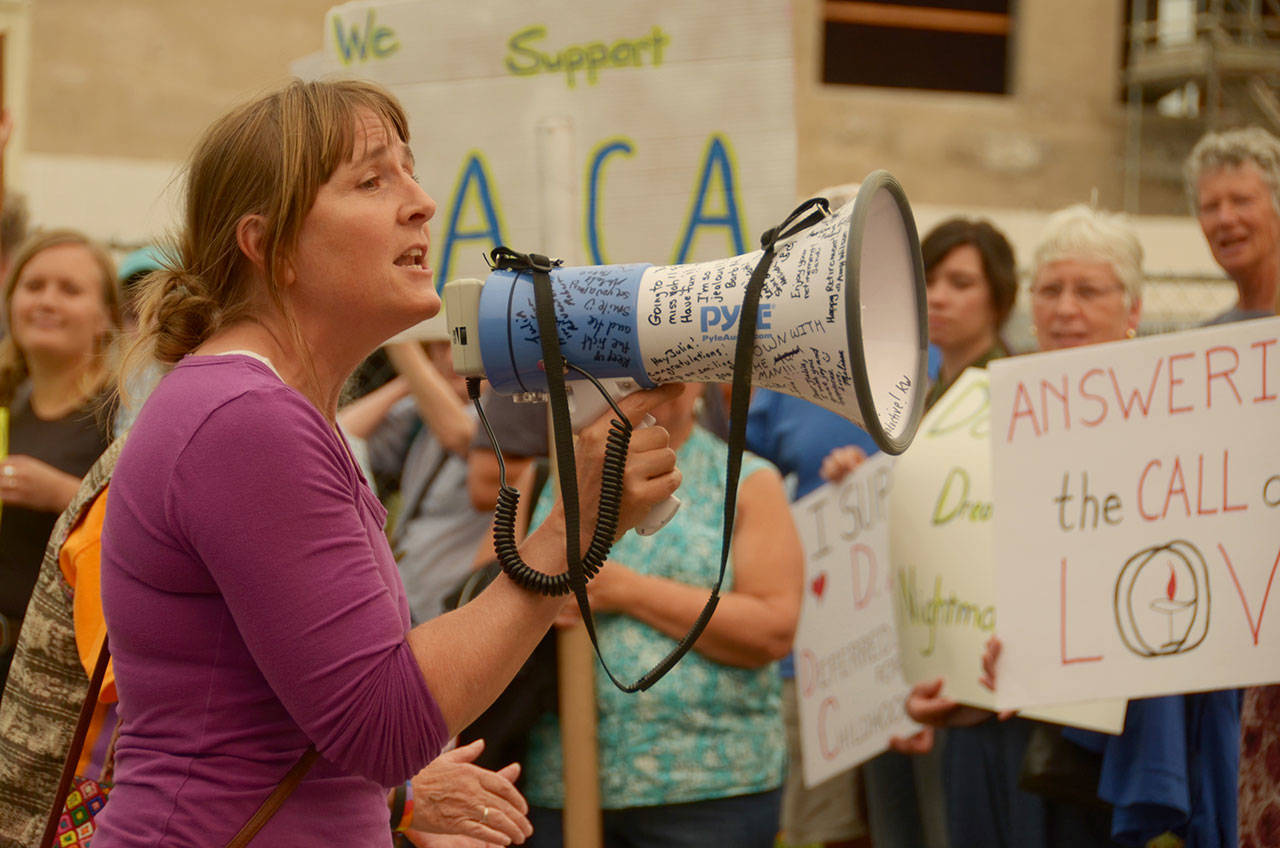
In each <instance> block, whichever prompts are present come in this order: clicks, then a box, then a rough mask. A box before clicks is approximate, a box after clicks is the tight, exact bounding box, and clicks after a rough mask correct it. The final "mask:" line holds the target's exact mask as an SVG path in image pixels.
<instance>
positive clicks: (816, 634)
mask: <svg viewBox="0 0 1280 848" xmlns="http://www.w3.org/2000/svg"><path fill="white" fill-rule="evenodd" d="M892 467H893V457H890V456H887V455H885V454H877V455H876V456H874V457H872V458H871V459H869V460H867V461H866V462H865V463H863V464H862V465H861V466H859V467H858V468H857V469H856V470H855V471H853V472H852V473H851V474H849V475H848V476H847V477H846V478H845V479H844V480H842V481H841V482H840V483H837V484H828V485H826V486H823V487H821V488H819V489H816V490H815V491H813V492H810V493H809V494H808V495H806V496H805V497H803V498H801V499H800V500H799V501H796V503H795V505H794V506H793V507H792V514H793V515H794V516H795V521H796V526H797V528H798V529H799V531H800V538H801V541H802V542H803V543H804V549H805V590H804V603H803V605H802V607H801V610H800V624H799V626H798V628H797V629H796V638H795V648H794V651H795V662H796V696H797V702H798V704H799V709H800V734H801V737H800V738H801V743H800V745H801V751H802V759H803V764H804V782H805V784H807V785H809V786H813V785H815V784H817V783H821V782H822V781H823V780H826V779H827V778H829V777H831V776H832V775H835V774H839V773H840V772H842V771H845V770H846V769H849V768H852V767H853V766H856V765H858V764H859V763H861V762H863V761H865V760H869V759H870V758H872V757H874V756H875V755H876V754H879V753H880V752H881V751H884V750H886V749H887V748H888V745H889V737H890V736H893V735H902V736H906V735H910V734H911V733H913V732H914V731H915V730H916V727H915V725H914V723H913V722H912V721H911V720H910V719H908V718H907V715H906V713H905V712H904V711H903V703H904V701H905V700H906V696H907V685H906V682H905V681H903V679H902V671H901V669H900V668H899V666H898V639H897V635H896V634H895V633H894V626H893V608H892V600H891V592H892V580H891V576H890V573H889V557H888V541H889V538H888V508H889V488H890V481H891V469H892Z"/></svg>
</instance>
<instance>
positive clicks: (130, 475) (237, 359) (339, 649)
mask: <svg viewBox="0 0 1280 848" xmlns="http://www.w3.org/2000/svg"><path fill="white" fill-rule="evenodd" d="M385 518H386V513H385V511H384V510H383V508H382V505H381V504H379V503H378V500H377V499H376V498H375V497H374V495H373V493H372V492H371V491H370V490H369V487H368V485H366V484H365V482H364V480H363V479H362V477H361V475H360V472H359V471H358V470H357V468H356V466H355V464H354V463H353V462H352V460H351V457H350V454H349V453H348V451H347V449H346V446H345V444H344V443H343V442H342V440H341V439H340V437H339V436H338V435H337V433H336V432H335V431H334V429H333V428H332V427H331V426H330V425H329V424H328V422H326V421H325V419H324V417H323V416H322V415H321V414H320V413H319V412H318V411H317V410H316V408H315V407H314V406H312V405H311V404H310V403H309V402H308V401H307V400H306V399H305V398H304V397H303V396H302V395H301V394H299V393H298V392H297V391H295V390H294V389H292V388H290V387H289V386H287V385H285V384H284V383H282V382H281V381H280V379H279V378H278V377H277V376H276V375H275V374H274V373H273V372H272V371H271V369H270V368H268V367H267V366H266V365H264V364H263V363H261V362H258V361H256V360H254V359H252V358H250V357H246V356H240V355H228V356H196V357H188V358H187V359H185V360H184V361H183V362H182V363H180V364H179V365H178V366H177V367H176V368H175V369H174V370H173V372H172V373H170V374H169V375H168V376H167V377H165V379H164V380H163V381H161V383H160V386H159V387H158V388H157V389H156V390H155V392H154V393H153V395H152V396H151V398H150V399H149V400H148V401H147V404H146V406H145V407H144V408H143V410H142V413H141V415H140V416H139V418H138V421H137V423H136V424H135V425H134V427H133V429H132V431H131V432H130V435H129V440H128V443H127V445H126V447H125V449H124V452H123V454H122V455H121V457H120V460H119V464H118V465H117V466H116V469H115V473H114V475H113V478H112V482H111V490H110V495H109V498H108V503H107V518H106V525H105V527H104V530H103V539H102V597H103V604H104V606H105V612H106V618H107V627H108V632H109V634H110V640H111V652H112V656H113V658H114V662H115V672H116V680H117V688H118V691H119V695H120V715H121V721H122V724H121V733H120V738H119V741H118V742H117V745H116V772H115V778H116V785H115V789H114V790H113V791H112V793H111V798H110V802H109V803H108V804H107V806H106V808H105V809H104V811H103V812H102V814H101V816H100V817H99V819H98V821H99V822H100V827H101V829H100V830H99V831H98V833H97V835H96V836H95V838H94V846H95V848H118V846H156V845H184V846H205V845H210V846H220V845H224V844H225V843H226V842H227V841H228V839H229V838H230V837H231V836H232V835H233V834H234V833H235V832H236V831H237V830H238V829H239V828H240V826H241V825H242V824H244V822H245V820H246V819H248V818H249V816H250V815H251V814H252V813H253V811H254V810H255V809H257V807H258V805H259V804H261V803H262V801H263V800H265V799H266V797H267V796H268V795H269V794H270V793H271V790H272V789H273V788H274V787H275V786H276V784H277V783H278V782H279V781H280V779H281V778H282V777H283V776H284V775H285V773H286V772H287V771H288V770H289V768H290V767H291V766H292V765H293V763H294V762H295V761H296V760H297V759H298V757H299V756H300V755H301V754H302V752H303V751H304V749H306V747H307V745H308V744H312V743H314V744H315V746H316V748H317V749H319V752H320V755H321V758H320V759H319V760H318V761H317V762H316V764H315V766H314V767H313V768H312V770H311V771H310V773H309V774H308V775H307V777H306V779H305V780H304V781H303V782H302V784H301V785H300V786H299V787H298V788H297V790H296V791H295V792H294V793H293V795H292V796H290V798H289V799H288V800H287V801H285V803H284V805H283V806H282V807H281V808H280V810H279V812H278V813H276V815H275V816H274V817H273V818H272V820H271V821H270V822H269V823H268V825H267V826H266V828H265V829H264V831H263V832H262V835H261V836H259V837H258V839H257V840H255V844H262V845H272V846H295V845H296V846H314V845H344V846H345V845H351V846H373V845H389V844H390V835H389V830H388V826H387V820H388V815H387V803H386V791H385V789H384V787H387V786H390V785H392V784H395V783H398V782H399V781H402V780H405V779H407V778H408V777H410V776H411V775H413V774H414V773H415V772H417V770H419V769H420V768H422V767H423V766H424V765H426V764H427V763H428V762H429V761H430V760H431V759H432V757H434V756H435V755H436V754H437V753H438V752H439V750H440V748H441V746H442V745H443V744H444V742H445V741H446V737H447V731H446V730H445V725H444V721H443V718H442V716H441V714H440V711H439V708H438V707H437V705H436V703H435V701H434V700H433V699H432V697H431V693H430V692H429V691H428V689H427V684H426V682H425V681H424V680H423V677H422V672H421V670H420V669H419V667H418V664H417V662H416V661H415V660H414V657H413V654H412V653H411V651H410V649H409V645H408V643H407V642H406V641H405V634H406V632H407V631H408V628H409V608H408V604H407V602H406V599H405V593H404V588H403V586H402V584H401V582H400V578H399V576H398V573H397V570H396V564H395V561H394V559H393V557H392V554H391V551H390V548H389V547H388V545H387V542H386V537H385V535H384V533H383V522H384V520H385Z"/></svg>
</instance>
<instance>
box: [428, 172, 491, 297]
mask: <svg viewBox="0 0 1280 848" xmlns="http://www.w3.org/2000/svg"><path fill="white" fill-rule="evenodd" d="M473 192H474V193H475V196H476V199H477V200H478V201H479V202H480V214H481V216H482V217H483V219H484V227H483V228H482V229H476V230H461V229H459V221H460V219H461V218H462V209H463V206H465V205H466V203H467V201H468V198H469V197H470V196H471V194H472V193H473ZM449 209H450V212H449V227H448V229H446V230H445V233H444V251H443V255H442V256H441V258H440V277H439V278H438V280H439V282H438V285H441V286H442V285H444V284H445V283H447V282H448V281H449V266H450V265H451V264H452V261H453V251H454V248H456V247H457V246H458V242H463V241H484V242H488V244H489V246H490V247H497V246H498V245H500V244H504V243H505V242H504V240H503V238H502V227H501V226H500V225H499V223H498V213H497V211H496V208H495V205H494V202H493V194H492V192H491V191H490V190H489V175H488V174H487V173H486V172H485V169H484V162H483V161H482V160H481V159H480V154H479V153H474V152H473V153H471V154H470V155H469V156H468V157H467V164H466V165H465V166H463V169H462V176H461V177H459V178H458V187H457V188H456V189H454V192H453V197H451V198H450V199H449Z"/></svg>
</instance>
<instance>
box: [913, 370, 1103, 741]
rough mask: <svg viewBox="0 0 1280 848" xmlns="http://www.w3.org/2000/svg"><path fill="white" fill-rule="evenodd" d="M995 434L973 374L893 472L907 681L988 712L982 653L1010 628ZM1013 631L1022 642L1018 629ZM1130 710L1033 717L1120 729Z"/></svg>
mask: <svg viewBox="0 0 1280 848" xmlns="http://www.w3.org/2000/svg"><path fill="white" fill-rule="evenodd" d="M990 430H991V407H990V390H989V385H988V375H987V372H986V371H984V370H982V369H979V368H970V369H968V370H967V371H965V372H964V373H963V374H961V375H960V377H959V378H958V379H957V380H956V382H955V383H954V384H953V385H952V386H951V388H950V389H949V390H948V391H947V393H946V394H944V395H943V396H942V399H941V400H940V401H939V402H938V403H937V405H936V406H934V408H933V409H931V410H930V411H929V412H928V414H926V415H925V417H924V419H923V421H922V422H921V424H920V430H919V431H918V432H917V434H916V439H915V442H914V443H912V445H911V448H910V449H909V450H908V451H907V452H906V453H905V454H904V455H903V456H902V457H901V458H899V460H898V463H897V464H896V465H895V466H894V469H893V499H892V509H891V521H890V528H891V529H890V551H891V553H892V557H893V570H894V575H895V580H896V584H895V591H894V599H895V612H896V614H897V621H898V634H899V637H900V639H901V650H902V668H903V673H904V675H905V677H906V679H907V680H908V681H909V682H911V683H919V682H921V681H925V680H932V679H934V678H936V677H944V678H945V679H946V686H945V689H944V694H946V695H948V696H949V697H951V698H954V699H955V700H957V701H961V702H963V703H966V704H971V705H973V706H976V707H983V708H985V709H993V708H994V707H995V704H996V696H995V694H994V693H993V692H991V691H990V690H989V689H986V688H985V687H983V686H982V685H980V684H979V683H978V676H979V674H980V673H981V657H982V653H983V649H984V647H985V645H986V642H987V640H988V639H990V638H991V637H992V636H994V635H997V634H999V633H1002V632H1003V631H1004V630H1005V629H1006V628H1007V627H1008V624H1007V619H1005V618H1004V616H1003V610H1004V607H1003V606H999V607H997V596H996V585H995V582H996V581H995V560H994V554H993V523H992V519H993V517H994V515H996V514H998V513H999V512H1001V511H1002V510H1004V509H1005V508H1006V504H1005V502H1004V501H1003V500H1001V499H999V498H993V497H992V485H991V440H990ZM997 608H999V609H1000V610H1001V616H1000V618H999V619H997V615H996V610H997ZM997 622H999V624H1000V628H999V629H997ZM1004 635H1005V636H1006V637H1007V638H1008V639H1016V638H1017V633H1016V631H1014V632H1013V633H1005V634H1004ZM1000 674H1001V679H1002V676H1003V670H1002V669H1001V672H1000ZM1000 685H1001V686H1003V682H1001V683H1000ZM1063 700H1064V701H1071V700H1079V698H1078V697H1076V698H1067V699H1063ZM1124 711H1125V702H1124V701H1123V700H1120V701H1101V702H1093V701H1088V702H1084V703H1080V704H1071V705H1070V706H1063V707H1045V708H1042V709H1038V710H1034V709H1033V710H1028V711H1026V712H1025V713H1024V715H1026V716H1027V717H1029V718H1037V719H1042V720H1045V721H1051V722H1056V723H1059V724H1070V725H1075V726H1079V727H1087V728H1089V729H1092V730H1101V731H1105V732H1108V733H1118V732H1119V731H1120V729H1121V728H1122V727H1123V725H1124Z"/></svg>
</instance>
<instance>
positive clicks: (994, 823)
mask: <svg viewBox="0 0 1280 848" xmlns="http://www.w3.org/2000/svg"><path fill="white" fill-rule="evenodd" d="M1142 257H1143V251H1142V246H1141V244H1140V243H1139V241H1138V239H1137V237H1136V235H1135V234H1134V232H1133V230H1132V228H1131V227H1130V226H1129V224H1128V223H1127V222H1126V220H1125V219H1124V218H1123V217H1122V216H1119V215H1112V214H1108V213H1104V212H1098V211H1096V210H1093V209H1090V208H1088V207H1086V206H1082V205H1081V206H1072V207H1069V208H1067V209H1064V210H1062V211H1060V212H1058V213H1056V214H1054V215H1053V216H1051V217H1050V218H1049V221H1048V222H1047V224H1046V228H1045V232H1044V234H1043V236H1042V237H1041V240H1040V243H1039V245H1038V246H1037V248H1036V250H1035V253H1034V266H1033V277H1032V284H1031V317H1032V324H1033V329H1034V331H1035V334H1036V339H1037V341H1038V344H1039V348H1040V350H1041V351H1053V350H1063V349H1066V348H1072V347H1080V346H1083V345H1089V344H1099V343H1103V342H1114V341H1120V340H1122V339H1125V338H1131V337H1133V336H1134V335H1135V334H1136V332H1137V327H1138V320H1139V317H1140V315H1141V304H1142ZM999 653H1000V642H999V640H998V639H995V638H993V639H992V640H991V643H990V645H989V650H988V654H987V656H986V657H984V659H983V666H984V676H983V682H984V684H986V685H988V686H989V687H991V688H994V687H995V665H996V661H997V659H998V657H999ZM943 689H944V681H943V680H942V679H938V680H934V681H930V682H925V683H921V684H917V685H916V686H915V687H914V688H913V689H912V692H911V695H910V697H909V698H908V701H907V712H908V713H909V714H910V715H911V717H912V718H913V719H915V720H916V721H918V722H921V723H922V724H925V725H927V726H928V725H933V726H950V727H953V728H955V729H954V730H953V731H952V732H951V734H950V735H949V737H948V746H949V748H950V749H951V750H949V751H948V752H947V757H946V758H947V763H948V766H949V767H950V771H949V774H948V778H949V779H948V780H947V786H948V791H949V793H950V796H949V797H948V799H947V806H948V823H949V826H950V829H951V833H950V835H951V844H952V846H953V848H964V846H979V845H982V846H987V845H1000V846H1011V847H1012V846H1019V848H1022V846H1055V847H1056V846H1064V848H1065V846H1086V845H1114V844H1136V845H1144V844H1148V843H1149V841H1150V840H1152V839H1158V838H1160V837H1162V836H1164V835H1165V834H1166V833H1169V832H1176V833H1177V835H1178V836H1180V837H1182V838H1185V839H1186V840H1187V841H1186V845H1188V846H1197V847H1198V848H1199V846H1208V845H1226V844H1230V841H1231V840H1230V839H1228V838H1227V834H1228V832H1230V833H1231V837H1232V838H1234V827H1235V816H1234V809H1228V807H1229V806H1230V807H1234V804H1232V803H1231V801H1232V800H1233V799H1228V798H1227V797H1226V795H1227V794H1228V793H1227V792H1225V791H1224V790H1227V789H1228V788H1229V783H1230V780H1231V775H1233V774H1234V768H1235V765H1234V763H1235V758H1234V754H1233V751H1234V749H1235V734H1236V732H1237V726H1236V719H1235V716H1236V711H1237V710H1238V703H1239V700H1238V695H1237V693H1235V692H1210V693H1204V694H1198V695H1176V696H1170V697H1164V698H1147V699H1143V700H1140V701H1131V702H1130V704H1129V710H1128V714H1127V716H1126V722H1125V730H1124V733H1122V734H1121V735H1120V736H1117V737H1108V736H1104V735H1102V734H1097V733H1090V732H1087V731H1080V730H1074V729H1064V730H1062V731H1061V732H1060V734H1059V731H1058V730H1057V729H1056V728H1054V727H1052V726H1050V725H1044V724H1040V723H1038V722H1032V721H1028V720H1026V719H1021V718H1009V719H1007V720H1006V721H1003V722H999V721H995V720H993V714H992V713H991V712H989V711H987V710H981V709H977V708H975V707H969V706H964V705H961V704H959V703H957V702H955V701H953V700H951V699H950V698H948V697H946V696H945V695H944V694H943ZM930 736H931V728H928V727H927V728H926V730H925V731H924V732H922V733H921V734H917V736H915V737H912V738H911V739H909V740H897V741H896V745H895V747H898V748H899V749H900V750H914V751H920V750H925V749H927V748H928V746H929V745H930V744H931V740H930ZM1031 745H1036V746H1042V745H1043V746H1047V747H1049V748H1051V749H1053V750H1054V751H1055V753H1057V754H1059V757H1058V759H1057V760H1056V761H1055V762H1054V765H1057V766H1060V765H1062V760H1063V759H1067V760H1070V761H1071V762H1073V763H1075V764H1077V765H1083V766H1084V767H1083V768H1081V769H1077V770H1075V771H1074V773H1075V774H1076V775H1078V776H1079V777H1080V778H1081V779H1080V780H1078V781H1071V780H1066V779H1063V778H1062V774H1063V773H1065V772H1062V773H1060V774H1059V775H1058V777H1057V778H1056V779H1055V780H1053V781H1047V782H1046V784H1047V785H1042V786H1041V787H1037V788H1036V791H1034V792H1032V791H1026V790H1024V789H1023V788H1022V786H1030V783H1029V782H1028V780H1027V778H1028V777H1030V775H1029V774H1028V769H1027V762H1024V760H1025V757H1026V753H1027V749H1028V747H1029V746H1031ZM1063 753H1065V754H1067V755H1069V756H1068V757H1066V758H1063V757H1062V756H1061V754H1063ZM975 763H976V764H978V765H976V766H975ZM975 771H976V772H979V773H977V774H975ZM1073 784H1074V785H1073ZM1174 844H1180V843H1174Z"/></svg>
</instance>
